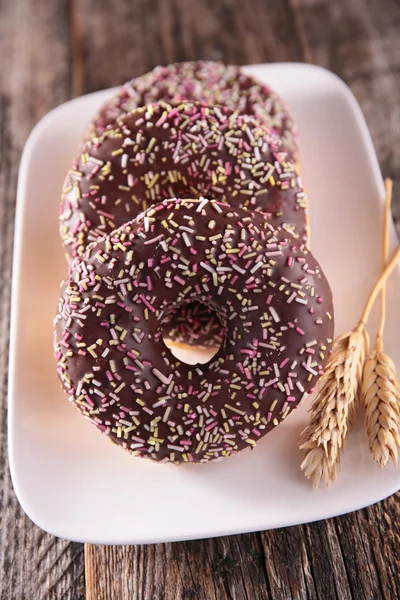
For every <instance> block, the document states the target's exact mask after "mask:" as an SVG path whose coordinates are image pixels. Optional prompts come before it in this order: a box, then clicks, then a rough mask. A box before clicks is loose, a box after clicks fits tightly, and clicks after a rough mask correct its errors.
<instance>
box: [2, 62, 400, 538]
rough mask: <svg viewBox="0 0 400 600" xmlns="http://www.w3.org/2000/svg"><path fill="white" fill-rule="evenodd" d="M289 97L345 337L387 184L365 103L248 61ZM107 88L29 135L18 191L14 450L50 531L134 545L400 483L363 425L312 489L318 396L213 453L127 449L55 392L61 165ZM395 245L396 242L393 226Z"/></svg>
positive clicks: (379, 494) (310, 74) (367, 280)
mask: <svg viewBox="0 0 400 600" xmlns="http://www.w3.org/2000/svg"><path fill="white" fill-rule="evenodd" d="M247 71H248V72H250V73H254V74H255V75H256V76H257V77H258V78H259V79H261V80H263V81H265V82H266V83H269V84H271V86H272V87H273V88H275V89H276V90H277V91H278V92H279V93H280V94H281V95H282V96H283V97H284V98H285V100H286V101H287V103H288V105H289V107H290V109H291V111H292V112H293V115H294V117H295V119H296V120H297V122H298V124H299V127H300V133H301V171H302V174H303V178H304V181H305V184H306V186H307V189H308V191H309V196H310V202H311V230H312V247H313V250H314V252H315V255H316V256H317V258H318V259H319V260H320V262H321V264H322V265H323V267H324V269H325V271H326V274H327V276H328V278H329V280H330V283H331V285H332V289H333V292H334V298H335V304H336V315H337V329H336V333H337V334H338V333H340V332H343V331H344V330H348V329H350V328H352V327H353V326H354V325H355V324H356V322H357V319H358V317H359V316H360V311H361V308H362V305H363V303H364V301H365V298H366V296H367V293H368V291H369V289H370V287H371V285H372V283H373V282H374V280H375V278H376V277H377V274H378V272H379V269H380V254H381V229H382V212H383V210H382V198H383V193H384V190H383V184H382V178H381V175H380V171H379V167H378V163H377V159H376V156H375V153H374V149H373V146H372V142H371V139H370V136H369V133H368V129H367V126H366V123H365V121H364V119H363V116H362V114H361V111H360V108H359V106H358V104H357V102H356V100H355V98H354V97H353V96H352V94H351V92H350V91H349V89H348V88H347V87H346V86H345V85H344V83H342V82H341V81H340V80H339V79H338V78H337V77H336V76H335V75H333V74H332V73H329V72H328V71H325V70H323V69H321V68H318V67H315V66H310V65H301V64H272V65H256V66H252V67H248V68H247ZM109 94H110V90H106V91H104V92H98V93H95V94H90V95H88V96H84V97H82V98H78V99H76V100H72V101H71V102H67V103H66V104H64V105H62V106H60V107H58V108H57V109H55V110H53V111H52V112H51V113H50V114H48V115H47V116H46V117H45V118H44V119H42V121H40V123H39V124H38V125H37V126H36V128H35V129H34V131H33V132H32V134H31V136H30V138H29V140H28V142H27V144H26V148H25V151H24V154H23V158H22V162H21V169H20V180H19V187H18V203H17V219H16V232H15V254H14V274H13V278H14V281H13V292H12V325H11V349H10V384H9V385H10V387H9V448H10V465H11V473H12V479H13V483H14V487H15V491H16V493H17V496H18V499H19V501H20V503H21V505H22V507H23V509H24V510H25V512H26V513H27V514H28V515H29V516H30V518H31V519H32V520H33V521H34V522H35V523H37V525H39V526H40V527H42V528H43V529H45V530H47V531H49V532H51V533H53V534H55V535H57V536H60V537H63V538H68V539H71V540H76V541H80V542H92V543H113V544H114V543H115V544H139V543H151V542H162V541H172V540H185V539H193V538H201V537H210V536H219V535H225V534H232V533H241V532H248V531H255V530H261V529H268V528H274V527H281V526H285V525H295V524H298V523H303V522H307V521H313V520H317V519H323V518H325V517H331V516H334V515H339V514H342V513H345V512H348V511H352V510H355V509H358V508H361V507H364V506H366V505H368V504H371V503H373V502H376V501H378V500H381V499H382V498H384V497H386V496H388V495H389V494H391V493H393V492H395V491H396V490H398V489H399V488H400V470H399V469H397V470H396V469H395V468H393V467H388V468H387V469H386V470H381V469H379V467H377V466H376V465H375V464H374V462H373V461H372V459H371V457H370V455H369V452H368V445H367V439H366V435H365V433H364V430H363V427H362V425H361V424H360V425H359V426H358V428H356V430H355V431H354V432H353V434H352V435H351V437H350V439H349V443H348V447H347V449H346V452H345V454H344V458H343V467H342V473H341V475H340V477H339V479H338V481H337V483H336V484H335V485H333V486H332V487H331V488H329V489H321V490H318V491H313V490H312V488H311V485H310V483H309V482H308V481H306V480H305V479H304V477H303V475H302V474H301V472H300V469H299V465H300V462H301V454H300V453H299V451H298V449H297V442H298V439H299V434H300V431H301V430H302V428H303V427H304V425H305V423H306V419H307V408H308V406H309V403H306V405H305V406H302V407H301V408H300V409H298V410H297V411H295V412H294V413H293V414H292V415H291V417H290V418H288V420H287V421H285V422H284V424H282V425H281V426H280V427H278V428H277V429H276V430H274V431H273V432H272V433H270V434H269V435H267V436H266V437H265V438H264V439H263V440H261V441H260V442H259V444H258V445H257V448H256V449H255V450H254V451H253V452H251V451H245V452H243V453H242V454H240V455H239V456H237V457H233V458H230V459H227V460H225V461H222V462H219V463H215V464H207V465H201V466H196V465H183V466H180V467H179V468H177V467H175V466H173V465H158V464H155V463H152V462H150V461H143V460H139V459H135V458H132V457H131V456H130V455H129V454H127V453H125V452H123V451H122V450H121V449H119V448H117V447H115V446H113V445H112V444H111V443H110V442H109V440H108V439H107V438H106V437H103V436H101V435H99V433H98V431H96V430H95V428H94V427H93V426H92V425H91V424H90V423H88V422H87V421H85V420H84V419H83V418H82V417H81V416H80V414H79V413H78V411H77V410H76V409H75V408H73V407H72V406H71V405H70V404H69V403H68V401H67V398H66V396H65V395H64V393H63V392H62V391H61V389H60V386H59V383H58V380H57V377H56V371H55V365H54V359H53V352H52V318H53V315H54V311H55V308H56V303H57V298H58V292H59V287H58V284H59V282H60V280H61V279H62V278H63V277H64V276H65V274H66V268H67V267H66V263H65V259H64V256H63V252H62V250H61V244H60V240H59V237H58V224H57V217H58V210H59V198H60V190H61V186H62V183H63V179H64V176H65V174H66V172H67V169H68V167H69V165H70V163H71V159H72V158H73V157H74V155H75V154H76V152H77V146H78V144H79V141H80V137H81V134H82V131H83V129H84V126H85V124H86V122H87V121H88V119H89V118H90V117H91V115H92V114H93V113H94V112H95V111H96V109H97V108H98V106H99V105H100V104H101V103H102V102H103V100H104V99H105V98H107V96H108V95H109ZM392 235H393V241H394V239H395V233H394V230H393V231H392ZM399 297H400V285H399V271H396V273H395V276H394V277H393V278H392V280H391V283H390V285H389V291H388V325H387V330H386V340H385V341H386V347H387V351H388V352H389V354H390V355H391V356H392V357H393V359H394V361H395V363H396V364H397V365H399V366H400V347H399V345H398V339H399V338H400V323H399V319H398V313H397V302H398V299H399Z"/></svg>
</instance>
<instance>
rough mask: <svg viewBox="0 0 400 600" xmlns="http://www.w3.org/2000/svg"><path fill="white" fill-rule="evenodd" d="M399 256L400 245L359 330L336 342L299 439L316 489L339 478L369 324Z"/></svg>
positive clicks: (306, 470)
mask: <svg viewBox="0 0 400 600" xmlns="http://www.w3.org/2000/svg"><path fill="white" fill-rule="evenodd" d="M399 256H400V246H399V247H398V248H397V250H396V252H395V253H394V254H393V256H392V258H391V260H390V262H389V264H388V265H387V267H386V268H385V270H384V272H383V273H382V274H381V276H380V277H379V279H378V281H377V282H376V284H375V286H374V288H373V290H372V291H371V293H370V295H369V298H368V300H367V302H366V304H365V307H364V311H363V314H362V316H361V319H360V321H359V323H358V325H357V327H355V329H353V330H352V331H350V332H348V333H345V334H343V335H341V336H339V337H338V338H337V339H336V340H335V341H334V343H333V347H332V353H331V356H330V357H329V360H328V363H327V366H326V369H325V373H324V374H323V375H322V377H321V380H320V385H321V387H320V390H319V392H318V395H317V397H316V399H315V401H314V403H313V405H312V407H311V418H310V422H309V424H308V426H307V427H306V429H305V430H304V431H303V432H302V435H301V440H300V449H301V450H305V456H304V459H303V462H302V464H301V469H302V471H303V472H304V475H305V476H306V477H307V478H308V479H311V480H312V482H313V486H314V487H318V486H319V484H320V482H321V481H322V480H323V481H325V484H326V485H329V484H330V483H331V482H332V481H335V479H336V477H337V468H338V467H339V465H340V452H341V450H342V449H343V448H344V446H345V440H346V435H347V432H348V430H349V429H350V428H351V426H352V424H353V422H354V418H355V413H356V402H357V400H358V397H359V394H360V384H361V379H362V372H363V367H364V361H365V357H366V355H367V353H368V347H369V340H368V334H367V332H366V329H365V326H366V322H367V320H368V317H369V314H370V312H371V309H372V306H373V304H374V302H375V300H376V298H377V295H378V294H379V292H380V290H381V288H382V286H383V285H384V283H385V281H386V279H387V278H388V277H389V276H390V274H391V273H392V271H393V269H394V267H395V266H396V264H397V261H398V258H399Z"/></svg>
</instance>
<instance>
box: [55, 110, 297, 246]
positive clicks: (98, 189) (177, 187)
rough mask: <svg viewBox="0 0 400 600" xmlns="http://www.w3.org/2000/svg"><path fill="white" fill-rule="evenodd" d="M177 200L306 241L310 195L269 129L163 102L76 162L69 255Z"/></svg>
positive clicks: (65, 214)
mask: <svg viewBox="0 0 400 600" xmlns="http://www.w3.org/2000/svg"><path fill="white" fill-rule="evenodd" d="M174 196H179V197H190V198H193V197H195V198H199V197H201V196H212V197H214V198H215V199H216V200H219V201H223V202H227V203H228V204H229V205H231V206H233V207H245V208H250V209H251V210H260V211H262V212H263V213H265V214H266V215H267V216H268V217H269V219H270V222H271V223H272V224H273V225H274V226H282V227H284V228H285V229H287V230H288V231H291V232H294V234H296V235H298V236H299V238H300V239H302V240H305V239H306V208H307V198H306V194H305V192H304V189H303V186H302V183H301V180H300V177H299V175H298V173H297V171H296V169H295V166H294V164H293V162H291V160H290V159H289V158H288V155H287V154H286V153H285V152H282V145H281V140H280V139H279V138H277V137H276V136H275V135H273V134H272V133H271V130H270V129H268V128H267V127H266V126H264V125H262V124H260V122H259V121H257V120H256V119H255V118H253V117H249V116H247V115H240V114H238V113H234V112H232V111H230V110H229V109H227V108H221V107H216V106H215V107H205V106H202V105H201V104H199V103H183V104H181V105H179V106H175V107H172V106H171V105H169V104H166V103H165V102H160V103H159V104H154V105H149V106H147V107H145V108H141V109H137V110H135V111H133V112H131V113H129V114H127V115H124V116H123V117H121V119H120V120H119V121H118V125H117V127H116V128H115V129H113V130H110V131H106V132H105V133H104V135H103V136H102V137H101V138H100V139H98V140H96V139H95V140H93V141H92V142H91V143H88V144H87V145H86V146H85V147H84V149H83V151H82V152H81V153H80V155H79V156H78V158H77V160H76V161H75V162H74V163H73V166H72V169H71V170H70V171H69V173H68V176H67V178H66V181H65V184H64V189H63V199H62V205H61V215H60V233H61V238H62V240H63V244H64V248H65V250H66V252H67V253H68V254H69V255H70V256H79V255H82V254H83V252H84V250H85V248H86V246H87V245H88V244H89V243H90V242H92V241H95V240H96V239H98V238H99V237H101V236H103V235H106V234H108V233H110V232H111V231H112V230H113V229H115V228H116V227H119V226H120V225H122V224H123V223H125V222H126V221H129V220H131V219H132V218H134V217H135V216H136V215H137V214H138V213H139V212H141V211H142V210H145V209H146V208H147V207H149V206H150V205H152V204H154V203H156V202H158V201H160V200H162V199H164V198H171V197H174Z"/></svg>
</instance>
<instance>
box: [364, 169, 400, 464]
mask: <svg viewBox="0 0 400 600" xmlns="http://www.w3.org/2000/svg"><path fill="white" fill-rule="evenodd" d="M385 187H386V202H385V217H384V235H383V252H382V263H383V267H385V265H386V263H387V260H388V255H389V226H390V206H391V200H392V182H391V181H390V180H389V179H387V180H386V181H385ZM385 319H386V285H384V286H383V287H382V290H381V318H380V324H379V329H378V333H377V335H376V340H375V346H374V348H373V350H372V352H371V354H370V356H369V357H368V360H367V361H366V363H365V367H364V373H363V379H362V386H361V394H362V402H363V405H364V408H365V423H366V427H367V434H368V440H369V447H370V450H371V453H372V456H373V458H374V460H375V461H376V462H377V463H378V464H379V465H380V466H381V467H386V465H387V463H388V461H389V459H390V458H391V459H392V461H393V462H394V463H395V464H397V455H398V448H400V389H399V383H398V380H397V376H396V369H395V366H394V364H393V361H392V360H391V359H390V357H389V356H388V355H387V354H386V353H385V352H384V348H383V331H384V327H385Z"/></svg>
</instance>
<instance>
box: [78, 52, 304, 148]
mask: <svg viewBox="0 0 400 600" xmlns="http://www.w3.org/2000/svg"><path fill="white" fill-rule="evenodd" d="M160 100H165V101H166V102H168V103H169V104H180V103H181V102H182V101H191V102H193V101H197V102H201V103H203V104H207V105H210V106H214V105H216V104H218V105H221V106H226V107H227V108H229V109H231V110H235V111H237V112H240V113H243V114H246V115H253V116H255V117H257V118H258V119H259V120H260V121H261V122H263V123H264V124H265V125H267V127H269V128H270V129H271V130H272V131H274V132H275V133H276V134H277V135H278V136H279V137H280V138H281V139H282V145H283V149H284V150H285V151H286V152H287V153H288V154H289V155H290V156H291V157H293V158H294V159H296V158H297V157H298V143H297V138H298V134H297V127H296V125H295V123H294V121H293V119H292V117H291V115H290V113H289V112H288V109H287V107H286V105H285V103H284V101H283V100H282V98H281V97H280V96H278V94H276V93H275V92H274V91H273V90H271V88H269V87H267V86H266V85H264V84H262V83H261V82H259V81H257V79H255V78H254V77H252V76H251V75H247V73H245V72H244V71H243V70H242V69H241V68H240V67H237V66H233V65H223V64H222V63H218V62H211V61H197V62H183V63H175V64H172V65H167V66H165V67H163V66H159V67H156V68H155V69H153V70H152V71H150V73H146V74H144V75H141V76H140V77H136V78H135V79H132V80H131V81H128V82H127V83H126V84H125V85H123V86H122V87H121V88H120V89H119V90H118V92H117V93H116V94H115V95H114V96H113V97H112V98H110V99H109V100H107V102H105V103H104V104H103V106H102V107H101V108H100V111H99V113H98V114H97V115H96V117H95V118H94V119H93V120H92V121H91V122H90V124H89V126H88V130H87V132H86V138H92V137H98V136H100V135H102V134H103V133H104V131H105V130H106V129H112V128H113V127H115V125H116V122H117V121H118V119H119V118H120V117H121V116H122V115H123V114H125V113H128V112H131V111H132V110H134V109H135V108H139V107H140V106H146V105H147V104H152V103H154V102H159V101H160Z"/></svg>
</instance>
